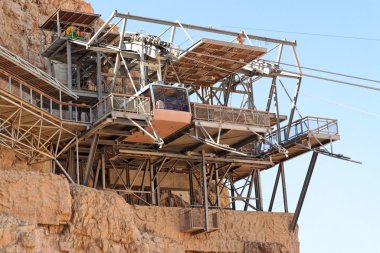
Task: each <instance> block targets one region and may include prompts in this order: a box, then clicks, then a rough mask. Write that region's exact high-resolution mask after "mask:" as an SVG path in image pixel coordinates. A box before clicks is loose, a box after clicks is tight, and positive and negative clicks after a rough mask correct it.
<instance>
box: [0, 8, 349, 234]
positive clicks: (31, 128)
mask: <svg viewBox="0 0 380 253" xmlns="http://www.w3.org/2000/svg"><path fill="white" fill-rule="evenodd" d="M98 18H99V16H98V15H94V14H89V13H80V12H71V11H67V10H58V11H57V12H56V13H55V14H54V15H53V16H52V17H51V18H49V19H48V20H47V21H46V22H45V23H44V24H43V25H42V26H41V29H43V30H44V32H53V33H55V38H56V40H55V41H53V42H52V43H51V44H49V45H45V47H44V48H45V51H44V52H43V54H42V55H43V56H45V57H47V58H48V62H49V69H50V74H52V75H56V76H67V78H64V79H65V80H61V82H60V81H57V80H56V79H55V78H54V77H52V76H50V75H48V74H46V73H44V74H41V73H40V72H38V71H36V70H33V69H32V68H31V67H30V66H29V67H28V68H22V71H24V72H23V73H21V72H17V71H16V72H15V71H10V70H9V68H7V67H6V66H7V64H8V63H9V62H12V64H15V65H16V66H18V67H19V69H21V67H22V66H26V64H25V63H24V62H23V61H21V62H20V61H18V62H17V61H15V60H14V58H15V56H14V55H13V54H10V53H7V54H0V56H3V58H2V59H3V60H1V59H0V60H1V61H0V65H1V66H3V67H2V68H1V69H0V74H1V75H2V79H3V81H2V82H0V84H1V89H0V103H1V109H0V115H1V116H0V144H1V145H3V146H6V147H9V148H12V149H14V150H15V151H17V152H19V153H20V154H22V155H24V156H26V157H28V159H29V162H31V163H32V162H38V161H42V160H46V159H48V160H52V161H53V165H54V166H58V167H59V168H60V170H59V171H61V172H62V173H64V174H65V175H66V176H67V177H68V178H69V180H70V181H71V182H73V183H74V182H75V183H80V184H83V185H87V186H91V187H94V188H101V189H106V188H111V189H115V190H116V191H118V192H119V193H120V194H121V195H123V196H124V197H125V199H126V201H127V202H129V203H133V204H140V205H164V203H163V199H162V196H161V194H162V193H163V192H170V193H171V194H174V193H173V192H181V193H183V194H184V195H186V196H187V195H188V198H186V201H184V205H186V206H187V207H192V208H200V209H202V210H203V212H202V213H203V216H204V219H203V222H204V224H203V226H201V227H199V226H197V228H189V229H188V231H190V232H192V233H194V232H196V233H198V232H210V231H214V228H213V227H210V222H209V218H210V217H211V216H210V213H209V210H219V209H222V208H228V209H233V210H238V209H240V210H244V211H273V209H274V203H275V199H276V193H277V190H278V188H279V185H280V181H281V187H282V188H281V189H282V196H283V199H282V204H283V208H284V212H289V207H288V201H287V189H286V180H285V172H286V167H285V163H286V161H288V160H289V159H292V158H295V157H298V156H300V155H302V154H305V153H308V152H311V153H312V158H311V161H310V165H309V169H308V173H307V175H306V178H305V183H304V187H303V189H302V192H301V194H300V198H299V202H298V205H297V207H296V209H295V214H294V220H293V222H292V223H291V224H289V226H290V229H291V230H294V229H295V228H296V224H297V221H298V217H299V214H300V211H301V208H302V204H303V201H304V198H305V195H306V192H307V188H308V185H309V183H310V179H311V175H312V172H313V169H314V167H315V164H316V160H317V156H318V154H323V155H328V156H332V157H334V158H339V159H344V160H350V159H349V158H348V157H344V156H341V155H337V154H334V153H333V152H332V150H328V149H327V148H325V147H324V146H325V145H332V143H333V142H334V141H337V140H339V138H340V136H339V132H338V126H337V121H336V120H334V119H326V118H320V117H301V116H300V117H299V118H297V115H296V112H297V101H298V97H299V92H300V88H301V84H302V76H303V75H302V68H301V65H300V63H299V60H298V55H297V53H296V42H295V41H286V40H277V39H273V38H266V37H260V36H256V35H250V34H247V33H245V32H244V31H242V32H232V31H226V30H220V29H214V28H209V27H202V26H196V25H190V24H183V23H181V22H179V21H175V22H170V21H166V20H158V19H153V18H147V17H140V16H134V15H130V14H123V13H118V12H116V11H115V12H114V13H113V14H112V15H111V17H110V18H109V19H108V20H106V21H105V23H104V24H103V25H102V26H101V27H95V25H94V23H95V21H96V19H98ZM73 20H74V21H75V22H74V21H73ZM130 22H142V23H150V24H151V25H157V26H161V27H163V32H162V33H161V34H160V35H149V34H141V33H130V32H126V31H127V24H129V23H130ZM71 26H75V27H76V29H77V30H76V31H79V33H76V34H70V33H69V31H68V30H67V29H68V28H69V27H71ZM117 26H119V27H117ZM117 28H118V29H117ZM70 31H71V30H70ZM191 33H202V36H203V35H207V34H210V33H211V34H219V35H223V36H230V37H231V36H232V39H233V40H234V41H233V42H229V41H219V40H213V39H207V38H202V39H201V40H199V41H198V42H196V41H194V39H193V37H191V35H190V34H191ZM78 34H79V35H80V36H79V35H78ZM186 38H187V40H188V41H191V42H192V45H190V47H189V48H187V49H182V48H181V47H180V45H181V41H183V39H186ZM236 38H240V39H239V41H236ZM242 38H243V39H244V40H245V41H246V43H245V44H243V43H241V42H242ZM230 41H231V40H230ZM259 42H268V43H272V45H273V47H272V48H269V49H267V48H264V47H261V46H259V45H257V44H259ZM284 50H290V52H291V54H292V57H293V59H294V62H295V65H296V66H297V71H287V70H284V69H283V67H282V65H281V61H282V58H283V54H284ZM275 52H277V57H276V58H275V59H271V58H270V55H272V54H274V53H275ZM62 66H63V67H64V71H63V73H58V72H59V68H58V67H60V68H62ZM14 69H17V68H14ZM20 71H21V70H20ZM25 71H26V73H37V72H38V73H40V74H39V75H40V77H39V76H38V75H37V76H35V79H36V80H37V82H33V83H31V82H30V81H28V79H25V78H24V79H23V78H22V76H24V75H25ZM59 74H61V75H59ZM62 74H63V75H62ZM42 77H43V78H42ZM38 78H40V79H38ZM279 78H287V79H289V80H293V82H294V83H295V90H294V95H293V97H290V96H289V92H288V90H287V88H286V87H285V86H284V85H283V84H282V83H281V80H280V79H279ZM49 80H52V81H51V87H49V89H48V91H49V92H44V91H43V90H41V89H38V87H39V86H38V85H37V83H38V81H44V85H46V83H47V84H48V83H49V82H50V81H49ZM264 80H267V81H268V83H269V85H268V95H267V96H266V97H265V98H264V99H265V101H264V102H265V104H266V106H265V108H257V107H258V106H257V105H258V104H259V103H257V100H258V99H260V98H257V97H255V96H254V95H255V93H254V86H255V85H256V84H257V83H258V82H259V81H260V82H263V81H264ZM62 83H63V84H62ZM89 84H90V85H89ZM279 84H281V87H283V88H284V89H285V91H286V93H287V94H288V96H289V100H290V101H291V104H292V105H291V108H290V109H289V111H288V112H287V114H285V115H283V114H280V105H279V91H278V90H279V87H280V86H279ZM260 85H261V84H260ZM89 87H90V88H89ZM62 92H64V93H65V95H62ZM160 92H161V93H160ZM173 94H174V95H173ZM76 98H78V99H77V100H76V101H75V99H76ZM68 100H70V101H68ZM72 101H75V103H73V102H72ZM178 101H182V102H181V104H180V105H179V103H178ZM232 105H234V106H232ZM281 111H284V110H283V109H281ZM275 166H277V175H276V178H275V179H274V185H273V192H272V194H271V196H270V199H271V201H270V203H269V206H268V207H266V206H265V205H264V203H263V192H262V190H261V189H262V182H261V173H263V172H264V171H265V170H268V169H272V168H274V167H275ZM59 171H58V170H57V171H56V173H60V172H59ZM226 192H228V194H227V195H226V194H225V193H226ZM226 196H228V197H226ZM223 198H228V201H227V200H225V199H223ZM226 201H227V203H228V204H227V205H222V203H226ZM189 217H190V216H189ZM212 217H214V216H212ZM214 218H215V217H214ZM191 224H193V223H191Z"/></svg>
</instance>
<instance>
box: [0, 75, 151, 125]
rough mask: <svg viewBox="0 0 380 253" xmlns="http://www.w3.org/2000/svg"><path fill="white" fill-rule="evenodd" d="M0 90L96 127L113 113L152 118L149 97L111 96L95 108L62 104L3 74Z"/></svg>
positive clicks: (63, 118) (67, 117) (57, 115)
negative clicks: (103, 118) (94, 124)
mask: <svg viewBox="0 0 380 253" xmlns="http://www.w3.org/2000/svg"><path fill="white" fill-rule="evenodd" d="M0 89H1V90H3V91H6V92H7V93H9V94H11V95H13V96H16V97H18V98H20V99H22V100H23V101H25V102H27V103H28V104H31V105H34V106H36V107H38V108H40V109H42V110H44V111H46V112H48V113H49V114H51V115H53V116H55V117H57V118H59V119H60V120H64V121H71V122H78V123H87V124H92V123H94V122H96V121H98V120H99V119H101V118H102V117H103V116H105V115H107V114H109V113H110V112H112V111H118V112H126V113H127V112H128V113H136V114H142V115H151V108H150V99H149V98H148V97H136V96H128V95H123V94H110V95H108V96H107V97H105V98H104V99H102V100H101V101H100V102H98V103H97V104H96V105H94V106H93V107H91V106H87V105H81V104H74V103H66V102H62V101H60V100H58V99H56V98H53V97H50V96H49V95H47V94H44V93H42V92H39V91H38V90H36V89H34V88H33V87H31V86H28V85H27V84H24V83H22V82H18V81H16V80H14V79H12V78H10V77H7V76H3V75H0Z"/></svg>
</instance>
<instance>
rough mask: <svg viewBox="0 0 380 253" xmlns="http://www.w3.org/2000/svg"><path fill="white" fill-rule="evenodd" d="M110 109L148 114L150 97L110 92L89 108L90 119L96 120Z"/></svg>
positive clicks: (150, 112)
mask: <svg viewBox="0 0 380 253" xmlns="http://www.w3.org/2000/svg"><path fill="white" fill-rule="evenodd" d="M112 111H117V112H125V113H136V114H141V115H146V116H150V115H151V114H152V111H151V108H150V98H149V97H138V96H131V95H124V94H115V93H111V94H109V95H108V96H106V97H105V98H103V99H102V100H101V101H99V102H98V103H97V104H96V105H94V106H93V107H92V108H91V112H92V114H91V115H92V117H91V121H92V122H96V121H98V120H99V119H101V118H103V117H105V116H106V115H108V114H110V113H111V112H112Z"/></svg>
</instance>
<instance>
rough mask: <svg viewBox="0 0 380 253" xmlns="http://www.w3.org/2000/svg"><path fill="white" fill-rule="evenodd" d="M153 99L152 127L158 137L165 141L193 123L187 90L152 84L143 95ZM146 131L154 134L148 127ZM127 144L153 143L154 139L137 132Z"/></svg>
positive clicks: (129, 138) (128, 138)
mask: <svg viewBox="0 0 380 253" xmlns="http://www.w3.org/2000/svg"><path fill="white" fill-rule="evenodd" d="M142 95H143V96H144V97H150V98H151V108H152V118H153V119H152V121H151V123H152V126H153V128H154V130H155V131H156V133H157V135H158V136H159V137H161V138H162V139H165V138H166V137H168V136H169V135H171V134H173V133H175V132H177V131H178V130H180V129H181V128H183V127H185V126H187V125H189V124H190V123H191V109H190V101H189V95H188V92H187V89H186V88H182V87H173V86H168V85H159V84H152V85H150V87H149V89H147V90H146V91H145V92H143V94H142ZM145 130H147V131H148V132H149V133H153V131H152V128H151V127H150V126H149V125H148V126H147V127H146V128H145ZM126 141H127V142H139V143H153V140H152V138H150V137H149V136H147V135H146V134H144V132H143V131H137V132H135V133H133V134H132V135H130V136H128V137H127V138H126Z"/></svg>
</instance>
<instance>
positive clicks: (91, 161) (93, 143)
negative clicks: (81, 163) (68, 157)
mask: <svg viewBox="0 0 380 253" xmlns="http://www.w3.org/2000/svg"><path fill="white" fill-rule="evenodd" d="M98 141H99V134H95V135H94V136H93V137H92V141H91V147H90V152H89V154H88V159H87V164H86V173H85V175H84V178H83V185H85V186H87V183H88V178H89V177H90V172H91V170H92V166H93V165H94V159H95V153H96V148H97V146H98Z"/></svg>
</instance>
